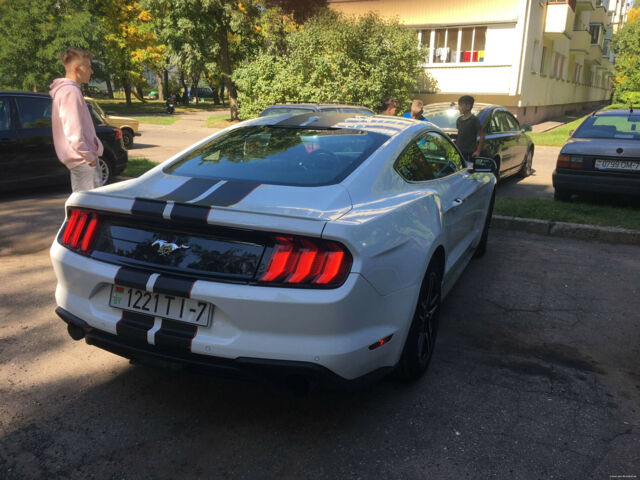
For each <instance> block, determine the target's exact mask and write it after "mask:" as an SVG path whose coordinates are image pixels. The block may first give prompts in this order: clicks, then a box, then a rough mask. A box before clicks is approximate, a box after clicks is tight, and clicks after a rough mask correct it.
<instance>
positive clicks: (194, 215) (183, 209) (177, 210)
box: [171, 203, 211, 223]
mask: <svg viewBox="0 0 640 480" xmlns="http://www.w3.org/2000/svg"><path fill="white" fill-rule="evenodd" d="M209 210H211V208H209V207H207V206H204V205H188V204H184V203H176V204H175V205H174V206H173V208H172V209H171V220H178V221H183V222H197V223H207V217H208V216H209Z"/></svg>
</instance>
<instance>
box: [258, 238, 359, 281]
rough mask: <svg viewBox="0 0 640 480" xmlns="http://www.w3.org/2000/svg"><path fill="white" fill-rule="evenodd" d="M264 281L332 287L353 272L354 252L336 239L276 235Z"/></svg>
mask: <svg viewBox="0 0 640 480" xmlns="http://www.w3.org/2000/svg"><path fill="white" fill-rule="evenodd" d="M275 242H276V244H275V246H274V247H273V250H272V253H271V256H270V257H269V259H268V262H267V267H266V271H265V273H264V274H263V275H262V276H261V277H260V281H261V282H269V283H282V284H285V285H319V286H332V285H336V284H339V283H341V282H342V281H343V280H344V278H345V276H346V275H347V274H348V273H349V267H350V265H351V255H350V254H349V252H348V251H347V250H346V249H345V248H344V247H342V246H341V245H339V244H337V243H335V242H323V241H321V240H311V239H306V238H295V239H294V238H291V237H276V238H275Z"/></svg>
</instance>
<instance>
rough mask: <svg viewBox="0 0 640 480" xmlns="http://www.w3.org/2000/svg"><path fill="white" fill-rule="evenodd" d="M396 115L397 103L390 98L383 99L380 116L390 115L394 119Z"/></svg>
mask: <svg viewBox="0 0 640 480" xmlns="http://www.w3.org/2000/svg"><path fill="white" fill-rule="evenodd" d="M396 113H398V101H397V100H396V99H395V98H391V97H389V98H385V99H384V100H383V101H382V106H381V108H380V115H391V116H392V117H395V116H396Z"/></svg>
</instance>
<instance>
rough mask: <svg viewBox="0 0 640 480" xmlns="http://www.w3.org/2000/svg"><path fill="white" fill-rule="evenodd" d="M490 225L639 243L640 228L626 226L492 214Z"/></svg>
mask: <svg viewBox="0 0 640 480" xmlns="http://www.w3.org/2000/svg"><path fill="white" fill-rule="evenodd" d="M491 226H492V227H493V228H500V229H503V230H519V231H522V232H528V233H535V234H538V235H550V236H552V237H566V238H576V239H578V240H586V241H590V242H593V241H596V242H603V243H618V244H625V245H640V230H630V229H628V228H619V227H601V226H597V225H583V224H581V223H567V222H554V221H551V220H539V219H535V218H518V217H504V216H502V215H494V216H493V217H492V218H491Z"/></svg>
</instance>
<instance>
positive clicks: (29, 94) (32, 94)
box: [0, 90, 51, 98]
mask: <svg viewBox="0 0 640 480" xmlns="http://www.w3.org/2000/svg"><path fill="white" fill-rule="evenodd" d="M0 95H15V96H19V97H46V98H51V97H50V96H49V94H47V93H36V92H19V91H12V90H0Z"/></svg>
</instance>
